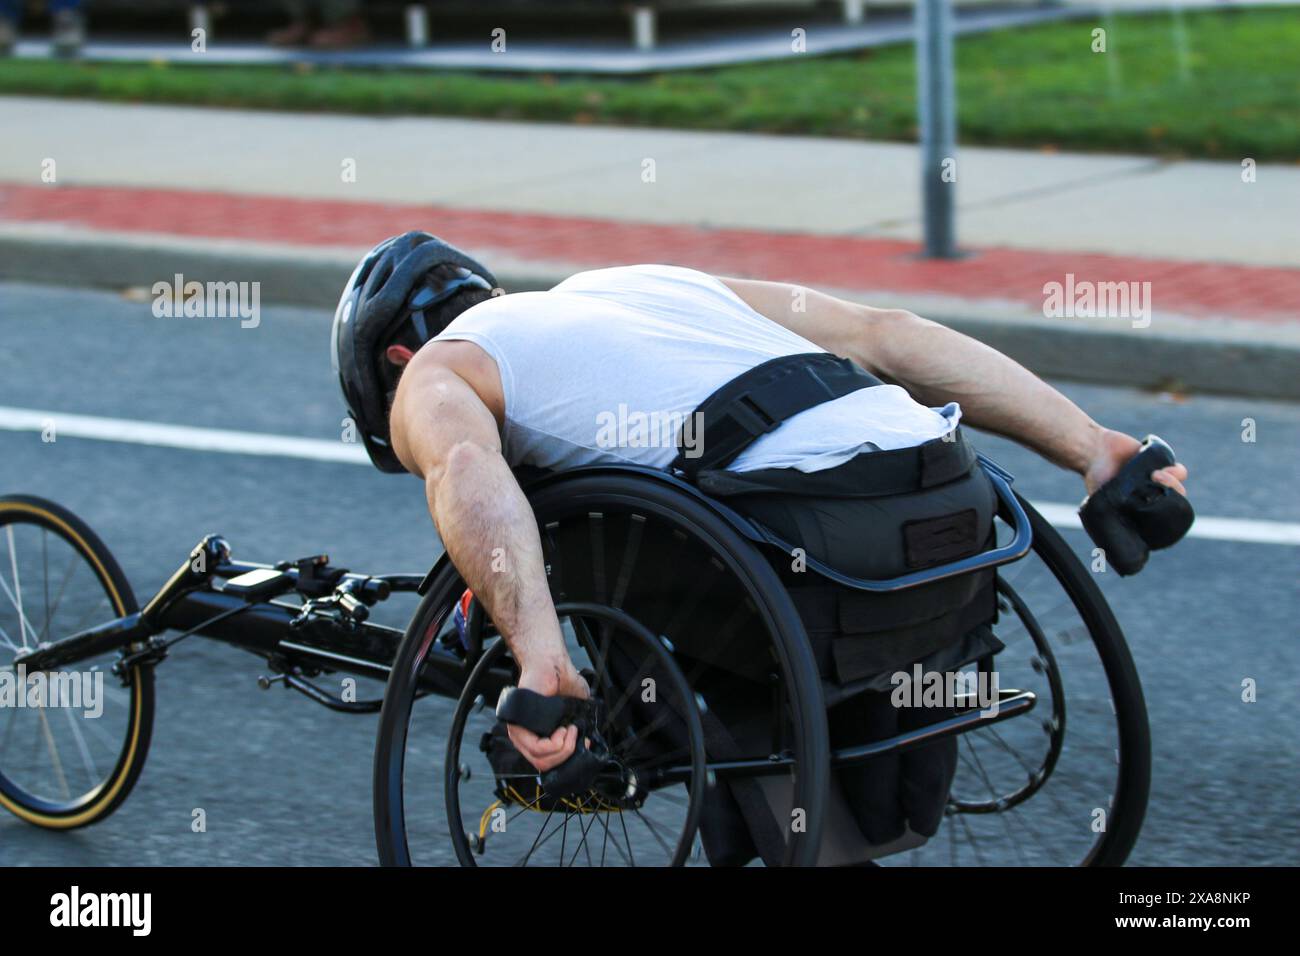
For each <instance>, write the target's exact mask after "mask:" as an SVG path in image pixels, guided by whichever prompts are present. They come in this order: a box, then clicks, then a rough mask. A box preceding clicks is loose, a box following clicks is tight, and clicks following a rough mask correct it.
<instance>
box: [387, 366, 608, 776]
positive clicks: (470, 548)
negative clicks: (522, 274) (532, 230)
mask: <svg viewBox="0 0 1300 956" xmlns="http://www.w3.org/2000/svg"><path fill="white" fill-rule="evenodd" d="M437 355H438V353H437V351H436V350H428V349H426V350H422V351H421V352H420V353H419V354H418V355H416V357H415V358H414V359H413V360H412V361H411V363H410V365H409V366H408V367H407V369H406V371H405V373H404V374H403V375H402V379H401V384H400V385H399V387H398V390H397V398H396V401H395V402H394V404H393V411H392V415H391V417H390V425H391V431H392V438H393V449H394V451H396V453H397V456H398V458H399V459H400V460H401V462H402V464H403V465H405V466H406V468H407V470H409V471H410V472H411V473H412V474H415V475H417V476H418V477H421V478H423V479H424V486H425V493H426V496H427V498H428V502H429V513H430V514H431V515H432V516H433V521H434V524H435V525H436V526H437V528H438V534H439V535H440V536H441V537H442V542H443V545H444V546H445V547H446V549H447V553H448V554H449V555H450V556H451V560H452V561H453V562H454V563H455V565H456V568H457V570H458V571H460V573H461V575H462V576H463V577H464V578H465V582H466V584H468V585H469V587H470V589H471V590H472V591H473V592H474V594H475V596H476V597H477V598H478V599H479V600H480V601H482V602H483V605H484V607H485V608H487V611H488V613H489V614H491V616H492V622H493V624H495V625H496V627H497V628H498V629H499V630H500V631H501V634H502V636H503V637H504V638H505V640H506V643H507V644H508V645H509V647H510V650H511V652H512V653H513V654H514V656H515V659H516V661H518V662H519V665H520V670H521V676H520V686H521V687H527V688H528V689H529V690H534V691H537V692H538V693H542V694H548V695H553V694H557V693H563V694H566V695H569V696H586V685H585V682H584V681H583V680H582V678H581V677H580V676H579V675H578V673H577V671H576V669H575V668H574V666H573V663H572V662H571V661H570V659H569V655H568V652H567V650H566V649H565V646H564V637H563V634H562V632H561V630H560V625H559V621H558V620H557V619H556V616H555V607H554V605H553V604H552V602H551V593H550V589H549V587H548V585H547V581H546V570H545V563H544V560H543V556H542V546H541V540H540V538H539V537H538V534H537V522H536V519H535V518H534V517H533V511H532V508H531V507H530V506H529V504H528V499H527V498H526V497H524V493H523V492H522V491H521V490H520V488H519V485H518V483H517V482H516V481H515V478H514V475H513V474H512V473H511V471H510V467H509V465H507V463H506V461H505V459H504V458H503V457H502V456H501V441H500V436H499V435H498V432H497V423H496V419H495V418H494V417H493V414H492V412H491V411H490V410H489V409H488V407H487V406H486V405H485V404H484V402H483V401H482V399H480V398H479V396H478V394H477V393H476V392H475V390H474V389H473V388H472V387H471V385H470V384H469V383H468V382H467V381H466V380H465V379H464V378H462V377H461V376H460V375H459V374H457V372H456V371H454V370H453V369H452V368H450V367H448V366H447V365H444V364H441V363H440V362H439V361H438V359H437ZM576 733H577V731H576V729H575V728H572V727H569V728H561V729H560V730H558V731H556V733H555V735H553V736H552V737H551V738H549V739H541V738H537V737H536V736H534V735H532V734H530V733H529V732H528V731H526V730H524V729H523V728H514V727H512V728H511V738H512V739H513V740H515V743H516V746H518V747H519V749H520V751H521V752H522V753H523V754H524V756H526V757H528V758H529V759H530V760H532V761H533V763H534V764H535V765H536V766H537V767H538V769H539V770H546V769H549V768H550V767H551V766H554V765H555V764H558V763H560V762H562V761H563V760H564V759H565V758H567V757H568V755H569V754H570V753H572V751H573V744H574V738H575V737H576ZM516 734H517V735H518V739H516ZM535 758H536V759H535Z"/></svg>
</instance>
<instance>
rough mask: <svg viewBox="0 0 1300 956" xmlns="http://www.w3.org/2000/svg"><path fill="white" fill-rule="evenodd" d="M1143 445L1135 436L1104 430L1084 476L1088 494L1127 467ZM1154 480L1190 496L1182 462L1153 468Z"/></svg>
mask: <svg viewBox="0 0 1300 956" xmlns="http://www.w3.org/2000/svg"><path fill="white" fill-rule="evenodd" d="M1141 447H1142V443H1141V442H1140V441H1138V440H1137V439H1136V438H1134V437H1133V436H1132V435H1125V434H1124V433H1123V432H1115V431H1111V430H1109V429H1105V430H1103V431H1102V433H1101V436H1100V438H1099V440H1098V444H1097V450H1096V453H1095V454H1094V456H1093V458H1092V460H1091V461H1090V462H1089V464H1088V469H1087V470H1086V471H1085V472H1084V475H1083V484H1084V486H1085V487H1086V488H1087V489H1088V494H1092V493H1093V492H1094V491H1096V490H1097V489H1098V488H1100V487H1101V486H1102V485H1104V484H1105V483H1106V482H1108V481H1110V479H1112V478H1114V477H1115V475H1117V474H1118V473H1119V470H1120V469H1121V468H1123V467H1124V463H1125V462H1127V461H1128V460H1129V459H1130V458H1132V457H1133V456H1134V455H1136V454H1137V453H1138V449H1139V448H1141ZM1151 480H1152V481H1154V482H1156V483H1157V484H1161V485H1164V486H1165V487H1166V488H1172V489H1174V491H1176V492H1178V493H1179V494H1180V495H1182V496H1183V497H1184V498H1185V497H1187V489H1186V488H1184V487H1183V482H1184V481H1186V480H1187V466H1186V465H1184V464H1182V463H1181V462H1179V463H1177V464H1174V465H1170V466H1169V467H1168V468H1161V469H1160V470H1159V471H1153V472H1152V473H1151Z"/></svg>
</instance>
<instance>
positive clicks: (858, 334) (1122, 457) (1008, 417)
mask: <svg viewBox="0 0 1300 956" xmlns="http://www.w3.org/2000/svg"><path fill="white" fill-rule="evenodd" d="M722 281H723V282H724V283H726V285H727V286H729V287H730V288H731V289H732V290H733V291H734V292H735V293H736V294H737V295H738V296H740V297H741V298H742V299H743V300H744V301H745V302H746V303H748V304H749V306H750V307H751V308H753V309H754V310H755V311H756V312H759V313H761V314H763V315H765V316H767V317H768V318H770V319H772V320H773V321H775V322H779V323H781V324H782V325H784V326H785V327H786V328H788V329H790V330H791V331H793V332H796V333H798V334H799V335H802V336H803V337H804V338H806V339H809V340H811V341H813V342H815V343H816V344H817V345H820V346H821V347H822V348H824V349H826V350H827V351H830V352H834V353H835V354H837V355H843V356H846V357H848V358H851V359H853V361H855V362H857V363H858V364H859V365H861V366H862V367H863V368H865V369H867V370H869V371H871V372H874V373H875V374H877V375H879V376H880V377H881V378H885V379H888V380H890V381H893V382H897V383H898V384H899V385H901V386H903V387H904V388H905V389H907V391H908V392H909V393H910V394H911V395H912V396H913V397H914V398H915V399H916V400H917V401H919V402H923V403H925V404H927V405H935V406H937V405H944V404H946V403H948V402H958V403H960V405H961V407H962V418H963V420H964V421H966V422H968V423H969V424H971V425H974V426H975V427H977V428H983V429H985V430H987V431H991V432H995V433H997V434H999V435H1005V436H1006V437H1008V438H1011V439H1014V440H1015V441H1018V442H1020V443H1021V444H1024V445H1026V446H1028V447H1029V448H1032V449H1033V450H1034V451H1036V452H1038V453H1039V454H1040V455H1042V456H1043V457H1045V458H1047V459H1048V460H1049V461H1052V462H1054V463H1055V464H1057V465H1060V466H1061V467H1063V468H1068V469H1070V470H1071V471H1075V472H1078V473H1079V475H1081V476H1082V477H1083V479H1084V482H1085V485H1086V487H1087V489H1088V491H1089V492H1091V491H1093V490H1094V489H1095V488H1096V487H1097V486H1098V485H1100V484H1101V483H1103V482H1104V481H1106V480H1107V479H1108V478H1110V477H1111V476H1112V475H1113V474H1114V473H1115V472H1116V471H1117V470H1118V469H1119V467H1120V465H1122V464H1123V463H1124V462H1125V461H1127V460H1128V459H1129V458H1130V457H1132V455H1133V454H1134V453H1135V452H1136V451H1137V449H1138V441H1137V440H1136V439H1134V438H1133V437H1131V436H1129V435H1125V434H1123V433H1121V432H1115V431H1111V430H1110V429H1107V428H1103V427H1102V426H1101V425H1099V424H1097V423H1096V422H1095V421H1093V420H1092V418H1090V417H1089V416H1088V415H1087V414H1086V413H1085V412H1084V411H1083V409H1081V408H1079V406H1077V405H1075V404H1074V403H1073V402H1072V401H1070V400H1069V399H1068V398H1066V397H1065V396H1064V395H1062V394H1061V393H1060V392H1058V391H1057V390H1056V389H1054V388H1052V387H1051V386H1050V385H1048V384H1047V383H1046V382H1044V381H1043V380H1042V379H1040V378H1038V376H1036V375H1034V374H1033V373H1032V372H1030V371H1029V370H1028V369H1026V368H1024V367H1023V366H1022V365H1020V364H1019V363H1017V362H1015V361H1013V360H1012V359H1010V358H1007V356H1005V355H1003V354H1002V353H1001V352H998V351H996V350H995V349H992V348H989V347H988V346H987V345H984V344H983V343H981V342H977V341H975V340H974V339H972V338H970V337H969V336H965V335H962V334H961V333H960V332H954V331H953V330H952V329H949V328H947V327H945V326H942V325H940V324H938V323H937V322H931V321H929V320H928V319H923V318H920V317H919V316H916V315H913V314H912V313H910V312H905V311H902V310H896V309H873V308H871V307H870V306H864V305H857V304H856V303H853V302H847V301H845V300H843V299H837V298H835V297H834V296H830V295H826V294H825V293H821V292H816V291H814V290H812V289H805V288H803V287H801V286H794V285H787V284H785V283H779V282H758V281H754V280H750V279H723V280H722ZM1156 474H1157V478H1156V480H1157V481H1161V482H1162V483H1164V484H1168V485H1170V486H1171V487H1174V488H1176V489H1177V490H1179V491H1180V492H1181V491H1183V488H1182V486H1181V484H1180V480H1181V479H1182V478H1185V477H1186V469H1184V468H1183V467H1182V466H1181V465H1178V466H1175V467H1174V468H1172V469H1165V470H1164V471H1162V472H1157V473H1156Z"/></svg>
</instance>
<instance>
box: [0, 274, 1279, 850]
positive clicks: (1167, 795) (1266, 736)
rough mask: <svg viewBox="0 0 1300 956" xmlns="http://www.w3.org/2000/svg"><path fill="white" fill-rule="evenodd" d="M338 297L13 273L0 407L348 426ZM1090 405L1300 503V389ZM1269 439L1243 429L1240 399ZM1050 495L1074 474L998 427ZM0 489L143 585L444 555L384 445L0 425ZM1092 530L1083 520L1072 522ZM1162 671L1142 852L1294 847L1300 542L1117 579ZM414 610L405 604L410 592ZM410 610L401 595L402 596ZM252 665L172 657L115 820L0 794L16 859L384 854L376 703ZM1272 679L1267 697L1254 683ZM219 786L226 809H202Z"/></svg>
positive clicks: (993, 448)
mask: <svg viewBox="0 0 1300 956" xmlns="http://www.w3.org/2000/svg"><path fill="white" fill-rule="evenodd" d="M328 323H329V317H328V315H327V314H325V313H323V312H320V311H312V310H296V309H289V308H268V309H264V310H263V314H262V320H261V324H260V325H259V326H258V327H257V328H255V329H241V328H240V327H239V325H238V322H237V321H236V320H229V319H157V318H154V317H153V316H152V314H151V313H150V308H149V302H148V300H147V299H145V300H143V301H132V300H130V299H128V298H125V297H123V296H119V295H115V294H110V293H103V292H88V291H67V290H62V289H51V288H42V287H35V286H23V285H16V284H10V285H0V405H4V406H11V407H18V408H25V409H39V410H53V411H58V412H65V413H77V414H83V415H99V416H108V417H114V418H123V419H136V420H142V421H148V422H165V423H172V424H181V425H191V426H203V427H210V428H226V429H236V430H240V431H249V432H268V433H274V434H284V435H299V436H307V437H312V438H320V439H337V438H338V436H339V433H340V428H341V425H340V419H341V418H342V408H341V405H340V401H339V398H338V395H337V391H336V386H335V383H334V381H333V380H332V376H331V373H330V370H329V362H328V349H327V333H328ZM1062 388H1063V390H1064V391H1065V392H1066V393H1067V394H1069V395H1070V396H1071V397H1073V398H1075V399H1076V400H1077V401H1079V402H1080V403H1081V404H1082V405H1083V406H1084V407H1085V408H1087V409H1088V410H1089V411H1090V412H1091V413H1092V414H1093V415H1094V416H1095V417H1097V418H1098V419H1099V420H1101V421H1103V422H1105V423H1106V424H1108V425H1111V426H1112V427H1117V428H1123V429H1126V430H1128V431H1131V432H1133V433H1134V434H1138V435H1141V434H1145V433H1146V432H1150V431H1154V432H1157V433H1159V434H1161V435H1163V436H1165V437H1166V438H1168V439H1169V440H1170V441H1171V442H1172V443H1173V444H1174V445H1175V447H1176V448H1177V449H1178V450H1179V452H1180V456H1181V457H1182V458H1183V459H1184V460H1185V461H1187V462H1188V463H1189V465H1190V467H1191V469H1192V472H1193V478H1192V484H1191V486H1190V487H1191V488H1192V489H1193V492H1194V499H1195V501H1196V504H1197V507H1198V511H1199V513H1200V514H1202V515H1214V516H1220V517H1237V518H1253V519H1262V520H1272V521H1283V522H1297V521H1300V499H1298V498H1297V496H1296V495H1295V494H1294V488H1295V486H1296V481H1297V478H1298V477H1300V475H1298V474H1297V468H1296V462H1297V449H1300V409H1297V408H1296V407H1295V406H1291V405H1285V404H1276V403H1269V402H1264V401H1255V400H1251V401H1239V400H1231V399H1222V398H1201V397H1190V398H1186V399H1180V400H1173V399H1171V398H1170V397H1168V396H1156V395H1150V394H1143V393H1136V392H1132V391H1127V390H1124V389H1113V388H1099V387H1088V386H1079V385H1072V384H1063V385H1062ZM1246 418H1250V419H1253V420H1254V422H1255V427H1256V433H1257V441H1255V442H1253V443H1246V442H1243V441H1242V440H1241V433H1242V422H1243V419H1246ZM980 446H981V448H982V449H983V450H986V451H988V452H991V453H992V454H993V456H994V457H995V458H997V459H998V460H999V461H1000V462H1001V463H1003V464H1004V465H1006V466H1007V467H1008V468H1009V469H1010V470H1011V471H1013V472H1015V473H1016V474H1017V475H1018V483H1017V486H1018V487H1019V488H1020V489H1021V490H1022V491H1024V492H1026V493H1027V494H1028V496H1029V497H1030V498H1032V499H1034V500H1041V501H1052V502H1069V501H1074V500H1076V499H1077V498H1078V497H1079V496H1080V494H1081V488H1080V487H1079V486H1078V485H1077V480H1076V479H1074V478H1073V477H1071V476H1069V475H1066V474H1064V473H1061V472H1058V471H1056V470H1055V469H1053V468H1052V467H1051V466H1048V465H1046V464H1044V463H1042V462H1041V461H1039V460H1037V459H1035V458H1034V457H1033V456H1032V455H1030V454H1029V453H1027V452H1024V451H1023V450H1020V449H1018V448H1016V447H1015V446H1012V445H1009V444H1008V443H1006V442H1003V441H1000V440H997V439H993V438H987V439H985V440H983V441H981V442H980ZM0 492H2V493H7V492H28V493H33V494H39V495H44V496H46V497H49V498H52V499H54V500H56V501H58V502H60V503H62V504H64V505H66V506H67V507H69V508H71V509H72V510H73V511H75V512H77V513H78V514H79V515H81V516H82V517H83V518H84V519H85V520H86V521H87V522H88V523H89V524H90V525H91V526H92V527H93V528H95V529H96V531H97V532H98V533H99V534H100V536H101V537H102V538H103V539H104V540H105V541H106V542H107V543H108V545H109V547H111V548H112V549H113V551H114V553H115V554H116V555H117V558H118V560H119V561H120V563H121V564H122V566H123V568H124V569H125V571H126V573H127V575H128V576H129V577H130V579H131V581H132V583H133V585H134V588H135V591H136V594H137V595H139V596H147V595H149V594H151V593H153V591H154V590H155V589H156V588H157V587H158V586H159V585H160V584H161V583H162V581H163V580H164V579H165V577H166V576H167V575H168V574H169V573H170V572H171V571H172V570H173V569H174V568H175V567H176V565H177V564H178V563H179V562H180V561H181V560H182V558H183V557H184V556H185V554H186V553H187V551H188V549H189V548H190V547H191V546H192V545H193V544H194V543H195V542H196V541H197V540H198V538H199V537H200V536H201V535H203V534H204V533H207V532H211V531H218V532H220V533H221V534H223V535H224V536H225V537H226V538H227V539H228V540H229V541H230V542H231V543H232V544H233V545H234V548H235V554H236V556H240V557H244V558H247V559H251V560H268V561H269V560H277V559H280V558H289V557H298V556H302V555H306V554H310V553H314V552H316V551H328V552H329V553H330V554H331V556H332V557H333V558H334V559H335V561H336V563H341V564H344V565H347V566H349V567H352V568H356V569H362V570H366V571H384V570H390V571H396V570H414V571H422V570H423V569H425V568H427V567H428V565H429V564H430V563H431V562H432V561H433V559H434V558H435V557H436V556H437V554H438V553H439V545H438V542H437V539H436V536H435V534H434V532H433V529H432V526H431V523H430V521H429V519H428V516H427V514H426V513H425V510H424V504H423V500H422V495H421V490H420V488H419V486H418V484H416V483H415V482H413V481H412V480H410V479H407V478H395V477H388V476H381V475H379V474H378V473H376V472H373V471H371V470H370V469H368V468H363V467H356V466H353V465H348V464H336V463H328V462H314V461H307V460H301V459H294V458H281V457H255V456H250V455H238V454H220V453H212V452H196V451H186V450H178V449H170V448H162V447H150V446H146V445H139V444H125V443H117V442H109V441H97V440H88V439H77V438H71V437H64V438H59V439H58V440H56V441H55V442H53V443H47V442H42V441H41V439H40V436H39V435H38V434H36V433H34V432H30V431H6V430H3V429H0ZM1066 535H1067V540H1069V541H1070V542H1071V543H1072V544H1073V545H1074V546H1076V547H1077V548H1078V549H1079V550H1080V551H1081V552H1082V551H1083V550H1084V549H1085V543H1086V539H1085V538H1084V537H1083V536H1082V534H1081V533H1080V532H1077V531H1068V532H1066ZM1102 585H1103V588H1104V590H1105V592H1106V594H1107V596H1108V598H1109V600H1110V602H1111V604H1112V606H1113V607H1114V609H1115V611H1116V613H1117V615H1118V617H1119V619H1120V621H1121V622H1122V624H1123V625H1124V628H1125V630H1126V633H1127V636H1128V640H1129V643H1130V645H1131V647H1132V650H1133V653H1134V656H1135V658H1136V660H1137V664H1138V668H1139V670H1140V672H1141V674H1142V678H1143V682H1144V686H1145V690H1146V695H1147V703H1148V707H1149V710H1150V717H1151V727H1152V736H1153V740H1154V777H1153V785H1152V798H1151V806H1150V810H1149V812H1148V815H1147V820H1146V825H1145V828H1144V830H1143V835H1142V837H1141V839H1140V841H1139V843H1138V845H1137V848H1136V850H1135V852H1134V854H1133V856H1132V857H1131V862H1132V863H1136V864H1149V865H1209V864H1235V865H1260V864H1279V863H1292V864H1294V863H1297V862H1300V791H1298V790H1297V786H1296V785H1297V783H1298V782H1300V773H1298V771H1297V768H1298V767H1300V761H1298V759H1297V758H1298V757H1300V745H1298V744H1297V741H1298V740H1300V693H1298V692H1297V683H1296V675H1297V674H1300V652H1298V650H1297V643H1296V617H1297V613H1298V612H1300V598H1298V596H1297V587H1296V552H1295V549H1294V547H1287V546H1280V545H1272V544H1254V543H1247V542H1239V541H1216V540H1205V539H1198V540H1188V541H1185V542H1184V543H1182V544H1180V545H1179V547H1178V548H1176V549H1175V550H1173V551H1170V552H1166V553H1164V554H1161V555H1158V556H1156V557H1155V558H1154V559H1153V562H1152V564H1151V565H1150V566H1149V567H1148V569H1147V570H1146V571H1144V572H1143V574H1142V575H1141V576H1139V577H1137V578H1134V579H1127V580H1119V579H1117V578H1116V577H1115V576H1114V575H1105V576H1103V578H1102ZM408 607H409V606H408ZM394 613H397V614H398V615H399V616H400V613H401V611H400V610H398V611H395V612H394ZM259 672H260V671H259V667H258V662H257V661H256V660H255V659H253V658H248V657H245V656H244V655H241V654H240V653H239V652H236V651H234V650H231V649H228V648H225V647H222V646H218V645H213V644H208V643H206V642H200V641H198V640H194V641H190V642H189V643H188V645H181V647H180V648H178V649H177V650H176V652H175V653H174V655H173V657H172V659H169V660H168V661H167V662H166V663H165V664H164V665H163V666H162V667H161V668H160V670H159V673H158V708H157V717H156V722H155V729H154V738H153V747H152V750H151V752H150V755H149V759H148V764H147V766H146V768H145V771H144V775H143V778H142V779H141V781H140V783H139V784H138V785H137V787H136V789H135V792H134V793H133V794H132V796H131V797H130V799H129V800H128V801H127V802H126V804H125V805H124V806H123V807H122V808H121V809H120V810H118V812H117V813H116V814H115V815H113V816H112V817H110V818H109V819H108V820H107V821H105V822H103V823H101V824H99V825H97V826H94V827H90V828H88V829H84V830H79V831H75V832H72V833H49V832H44V831H40V830H37V829H35V828H32V827H30V826H28V825H26V824H24V823H22V822H20V821H18V820H17V819H14V818H11V817H8V816H0V864H3V865H18V864H37V865H41V864H65V865H79V866H82V865H110V864H111V865H127V864H163V863H170V864H194V865H204V864H273V865H286V864H319V865H327V864H328V865H348V864H357V865H366V864H373V863H374V862H375V860H376V856H375V846H374V837H373V830H372V822H371V791H370V774H371V750H372V747H373V744H374V735H375V723H376V721H375V718H374V717H353V716H346V715H339V714H334V713H331V712H328V711H325V710H323V709H321V708H319V707H316V706H314V705H312V704H310V703H308V702H307V701H305V700H304V699H302V698H300V697H299V696H298V695H296V694H291V693H286V692H284V691H282V690H279V689H275V690H272V691H267V692H263V691H260V690H258V689H257V687H256V684H255V678H256V677H257V675H258V674H259ZM1247 677H1251V678H1254V679H1255V680H1256V681H1257V682H1258V688H1259V690H1258V702H1256V703H1253V704H1244V703H1242V702H1241V700H1240V694H1241V690H1240V687H1241V681H1242V680H1243V679H1244V678H1247ZM199 807H201V808H203V809H204V810H205V811H206V816H207V832H205V833H197V834H196V833H193V832H191V827H190V824H191V814H192V811H193V810H194V809H195V808H199Z"/></svg>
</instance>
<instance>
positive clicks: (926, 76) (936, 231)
mask: <svg viewBox="0 0 1300 956" xmlns="http://www.w3.org/2000/svg"><path fill="white" fill-rule="evenodd" d="M916 92H917V97H916V99H917V112H918V114H919V115H918V119H919V121H920V129H921V197H922V202H923V206H924V214H925V256H926V258H930V259H955V258H957V227H956V222H955V221H954V207H955V199H956V192H957V181H956V172H957V170H956V161H957V96H956V93H955V92H954V89H953V69H952V11H951V9H950V6H949V0H916ZM945 162H947V166H946V167H945ZM945 172H947V175H946V176H945Z"/></svg>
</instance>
